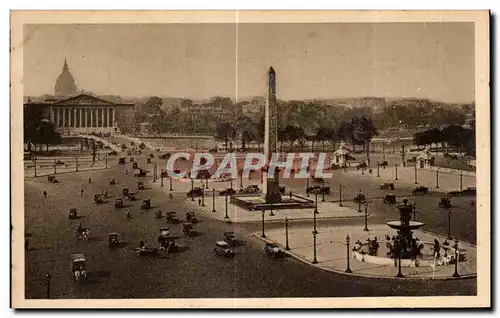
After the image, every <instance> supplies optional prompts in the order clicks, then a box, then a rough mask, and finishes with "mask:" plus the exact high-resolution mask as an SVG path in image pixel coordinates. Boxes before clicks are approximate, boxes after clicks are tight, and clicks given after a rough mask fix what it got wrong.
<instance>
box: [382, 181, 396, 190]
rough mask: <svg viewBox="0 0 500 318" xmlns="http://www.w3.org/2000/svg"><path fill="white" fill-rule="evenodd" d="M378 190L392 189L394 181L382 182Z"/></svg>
mask: <svg viewBox="0 0 500 318" xmlns="http://www.w3.org/2000/svg"><path fill="white" fill-rule="evenodd" d="M380 190H394V183H388V182H386V183H384V184H382V185H381V186H380Z"/></svg>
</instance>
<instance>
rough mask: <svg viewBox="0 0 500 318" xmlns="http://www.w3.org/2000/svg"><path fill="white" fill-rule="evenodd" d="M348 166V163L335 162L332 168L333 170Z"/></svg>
mask: <svg viewBox="0 0 500 318" xmlns="http://www.w3.org/2000/svg"><path fill="white" fill-rule="evenodd" d="M345 168H347V165H346V164H342V165H341V164H336V163H333V164H332V165H331V166H330V169H332V170H340V169H345Z"/></svg>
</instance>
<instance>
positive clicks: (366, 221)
mask: <svg viewBox="0 0 500 318" xmlns="http://www.w3.org/2000/svg"><path fill="white" fill-rule="evenodd" d="M363 231H365V232H368V231H369V229H368V203H366V202H365V228H364V229H363Z"/></svg>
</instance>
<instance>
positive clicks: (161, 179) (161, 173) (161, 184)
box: [160, 170, 164, 188]
mask: <svg viewBox="0 0 500 318" xmlns="http://www.w3.org/2000/svg"><path fill="white" fill-rule="evenodd" d="M163 177H164V174H163V170H162V171H161V172H160V187H162V188H163Z"/></svg>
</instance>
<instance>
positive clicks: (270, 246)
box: [264, 243, 285, 258]
mask: <svg viewBox="0 0 500 318" xmlns="http://www.w3.org/2000/svg"><path fill="white" fill-rule="evenodd" d="M264 251H265V252H266V254H267V255H269V256H272V257H274V258H279V257H284V256H285V252H284V251H283V250H282V249H281V248H279V246H278V245H277V244H275V243H267V244H266V246H264Z"/></svg>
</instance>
